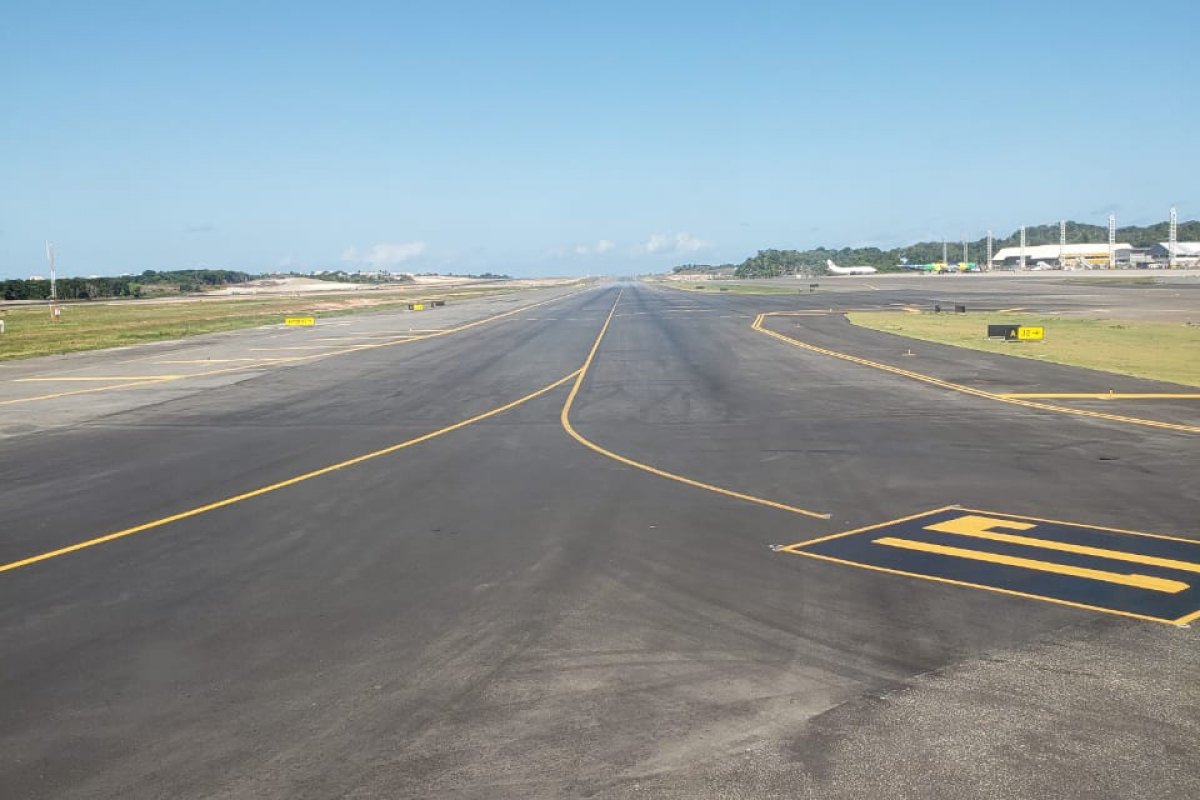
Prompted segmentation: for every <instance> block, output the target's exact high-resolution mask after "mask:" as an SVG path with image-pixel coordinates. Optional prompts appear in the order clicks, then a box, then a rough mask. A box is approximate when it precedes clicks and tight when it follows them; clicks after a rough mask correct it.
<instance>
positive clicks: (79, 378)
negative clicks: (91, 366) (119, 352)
mask: <svg viewBox="0 0 1200 800" xmlns="http://www.w3.org/2000/svg"><path fill="white" fill-rule="evenodd" d="M186 377H187V375H63V376H60V377H53V378H14V379H13V383H57V382H71V381H106V382H109V383H111V382H113V381H174V380H179V379H180V378H186Z"/></svg>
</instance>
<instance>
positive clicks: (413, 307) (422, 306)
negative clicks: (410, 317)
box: [408, 303, 425, 311]
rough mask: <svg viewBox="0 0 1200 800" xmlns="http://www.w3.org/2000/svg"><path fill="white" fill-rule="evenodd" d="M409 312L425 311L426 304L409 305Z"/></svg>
mask: <svg viewBox="0 0 1200 800" xmlns="http://www.w3.org/2000/svg"><path fill="white" fill-rule="evenodd" d="M408 310H409V311H424V310H425V304H424V303H409V304H408Z"/></svg>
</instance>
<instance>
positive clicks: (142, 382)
mask: <svg viewBox="0 0 1200 800" xmlns="http://www.w3.org/2000/svg"><path fill="white" fill-rule="evenodd" d="M586 291H589V289H580V290H579V291H575V292H569V293H568V294H564V295H561V296H559V297H551V298H550V299H549V300H542V301H540V302H537V303H532V304H530V305H527V306H520V307H518V308H514V309H512V310H510V311H504V312H502V313H499V314H494V315H492V316H490V317H484V318H483V319H478V320H475V321H474V322H468V323H465V324H463V325H459V326H457V327H454V328H442V329H437V330H432V329H431V330H429V331H428V332H427V333H425V334H424V335H422V336H406V337H405V338H402V339H396V340H389V341H384V342H378V343H374V344H365V345H356V346H354V347H347V348H343V349H340V350H331V351H329V352H327V353H314V354H311V355H302V356H288V357H281V358H263V359H261V360H258V361H256V362H255V363H253V364H249V365H246V366H242V367H224V368H222V369H214V370H207V371H205V372H196V373H193V374H190V375H184V376H181V377H179V378H163V379H140V378H139V379H138V380H135V381H132V382H130V383H119V384H115V385H113V386H97V387H93V388H91V389H75V390H72V391H69V392H55V393H54V394H43V395H36V396H34V397H17V398H13V399H11V400H0V406H13V405H19V404H22V403H34V402H38V401H41V400H55V399H58V398H60V397H71V396H74V395H80V394H91V393H94V392H109V391H119V390H122V389H136V388H138V387H141V386H147V385H150V384H153V383H163V382H166V381H168V380H184V379H186V378H202V377H211V376H213V375H227V374H231V373H236V372H247V371H250V370H253V369H257V368H259V367H260V366H262V367H266V366H274V365H276V364H284V363H290V364H298V363H300V362H303V361H317V360H320V359H323V358H330V357H333V356H341V355H346V354H348V353H357V352H361V351H363V350H371V349H375V348H379V347H392V346H395V345H400V344H409V343H411V342H420V341H424V340H426V339H433V338H436V337H439V336H449V335H451V334H455V333H461V332H463V331H467V330H471V329H472V328H476V327H479V326H480V325H486V324H488V323H490V322H495V321H496V320H498V319H504V318H506V317H511V316H513V315H515V314H520V313H522V312H524V311H528V310H529V309H531V308H539V307H540V306H544V305H548V304H550V303H556V302H558V301H560V300H566V299H567V298H568V297H574V296H575V295H578V294H581V293H583V292H586Z"/></svg>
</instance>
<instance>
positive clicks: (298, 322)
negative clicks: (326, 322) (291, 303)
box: [283, 317, 317, 328]
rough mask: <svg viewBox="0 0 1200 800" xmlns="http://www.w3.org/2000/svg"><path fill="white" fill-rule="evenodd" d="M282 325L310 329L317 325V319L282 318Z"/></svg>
mask: <svg viewBox="0 0 1200 800" xmlns="http://www.w3.org/2000/svg"><path fill="white" fill-rule="evenodd" d="M283 324H284V325H290V326H292V327H304V328H311V327H312V326H313V325H316V324H317V318H316V317H284V318H283Z"/></svg>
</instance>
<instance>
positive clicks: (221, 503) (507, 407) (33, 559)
mask: <svg viewBox="0 0 1200 800" xmlns="http://www.w3.org/2000/svg"><path fill="white" fill-rule="evenodd" d="M578 374H579V370H575V371H574V372H572V373H570V374H568V375H564V376H563V377H561V378H559V379H558V380H556V381H554V383H551V384H547V385H546V386H543V387H542V388H540V389H538V390H537V391H535V392H531V393H529V394H527V395H525V396H524V397H521V398H519V399H517V400H513V401H512V402H511V403H506V404H504V405H502V406H497V407H496V408H493V409H492V410H490V411H485V412H483V413H482V414H476V415H475V416H473V417H470V418H468V419H464V420H462V421H461V422H456V423H454V424H453V425H447V426H446V427H444V428H439V429H438V430H436V431H432V432H430V433H426V434H423V435H421V436H418V437H416V438H415V439H409V440H407V441H404V442H400V443H399V444H394V445H391V446H390V447H385V448H383V449H381V450H375V451H373V452H370V453H364V454H363V455H360V456H355V457H354V458H350V459H347V460H345V461H339V462H338V463H336V464H330V465H329V466H326V467H321V468H320V469H315V470H312V471H311V472H305V473H303V474H301V475H296V476H295V477H292V478H288V479H287V480H282V481H279V482H277V483H272V484H268V485H266V486H260V487H259V488H257V489H253V490H251V491H249V492H243V493H241V494H236V495H233V496H232V497H226V498H225V499H223V500H217V501H216V502H213V503H208V504H206V505H202V506H197V507H195V508H190V509H188V510H187V511H181V512H179V513H178V514H172V515H171V516H169V517H162V518H160V519H156V520H153V521H151V522H144V523H142V524H141V525H135V526H133V527H132V528H125V529H124V530H120V531H115V532H114V533H109V534H105V535H104V536H97V537H96V538H94V539H87V540H86V541H82V542H77V543H75V544H72V545H68V546H66V547H60V548H58V549H57V550H50V551H49V552H45V553H41V554H39V555H36V556H30V557H29V558H23V559H21V560H20V561H13V562H10V563H8V564H2V565H0V572H8V571H10V570H14V569H19V568H20V567H27V566H29V565H30V564H36V563H38V562H39V561H47V560H49V559H51V558H57V557H58V556H64V555H67V554H68V553H74V552H77V551H79V550H85V549H87V548H89V547H95V546H97V545H101V544H105V543H106V542H111V541H114V540H116V539H123V538H125V537H126V536H132V535H134V534H135V533H142V532H144V531H148V530H152V529H154V528H161V527H163V526H164V525H169V524H171V523H172V522H178V521H179V520H183V519H188V518H190V517H197V516H200V515H201V514H205V513H207V512H209V511H215V510H216V509H218V508H225V507H226V506H231V505H233V504H235V503H240V502H242V501H244V500H249V499H251V498H254V497H260V496H262V495H264V494H269V493H271V492H275V491H278V490H280V489H284V488H286V487H288V486H295V485H296V484H298V483H303V482H304V481H307V480H312V479H313V478H319V477H320V476H322V475H328V474H329V473H331V472H336V471H337V470H340V469H346V468H347V467H353V466H356V465H358V464H361V463H363V462H364V461H370V460H371V459H375V458H380V457H381V456H386V455H390V454H392V453H395V452H397V451H399V450H404V449H405V448H408V447H412V446H413V445H417V444H420V443H422V442H427V441H429V440H430V439H435V438H437V437H438V436H443V435H445V434H447V433H450V432H452V431H456V430H459V429H460V428H465V427H467V426H468V425H473V424H474V423H476V422H480V421H482V420H485V419H488V418H489V417H494V416H497V415H499V414H503V413H504V412H506V411H511V410H512V409H514V408H516V407H517V406H520V405H523V404H524V403H528V402H529V401H530V400H534V399H536V398H538V397H541V396H542V395H544V394H547V393H548V392H552V391H554V390H555V389H557V388H558V387H560V386H562V385H563V384H565V383H566V382H567V381H569V380H571V379H572V378H574V377H575V376H576V375H578Z"/></svg>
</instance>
